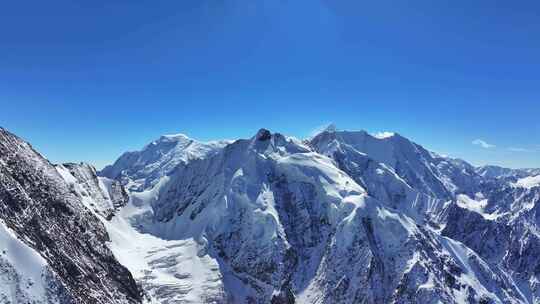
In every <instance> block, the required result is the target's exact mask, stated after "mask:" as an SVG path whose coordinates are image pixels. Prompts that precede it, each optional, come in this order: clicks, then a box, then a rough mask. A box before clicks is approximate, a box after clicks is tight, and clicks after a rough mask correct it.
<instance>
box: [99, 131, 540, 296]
mask: <svg viewBox="0 0 540 304" xmlns="http://www.w3.org/2000/svg"><path fill="white" fill-rule="evenodd" d="M172 141H173V144H166V145H165V146H162V147H159V148H153V147H158V146H161V145H163V142H165V143H168V142H169V138H163V137H162V139H161V140H158V141H155V142H153V143H151V144H150V145H148V146H147V147H145V148H144V149H143V151H141V152H135V154H134V155H136V156H132V157H127V156H126V154H125V155H124V156H122V157H121V158H120V159H119V160H118V161H117V162H116V163H115V165H113V167H116V169H114V170H113V169H111V168H113V167H109V168H108V169H106V170H104V171H102V172H101V174H100V175H103V176H106V177H107V178H112V179H117V180H119V181H120V182H121V183H122V184H124V185H126V186H127V187H129V188H130V191H129V202H128V203H127V204H126V205H125V206H123V207H119V208H118V209H117V211H116V212H114V215H113V216H111V217H110V218H109V220H107V219H105V217H103V216H102V219H103V222H104V224H105V226H106V227H107V230H108V232H109V235H110V237H111V243H110V244H109V247H110V248H111V249H112V251H113V252H114V254H115V256H116V257H117V259H118V260H119V261H120V262H121V263H122V264H123V265H125V266H126V267H127V268H128V269H129V270H130V271H131V272H132V274H133V276H134V278H135V279H136V280H137V282H138V283H139V284H140V285H141V286H142V287H143V289H144V290H145V293H146V297H147V300H148V301H149V302H154V303H176V302H178V303H533V302H534V301H535V300H537V299H538V297H537V296H536V295H535V293H534V286H535V283H534V278H535V277H536V274H535V273H534V271H533V270H529V269H526V270H523V269H524V268H523V267H524V266H523V265H525V263H530V265H535V263H536V260H535V258H534V253H540V252H539V251H537V249H535V247H534V246H533V245H531V246H533V248H531V249H528V251H527V252H526V253H524V252H521V251H516V250H514V251H516V252H515V253H514V255H513V256H514V257H516V258H521V257H522V256H524V255H526V259H527V262H522V264H520V265H521V266H520V265H517V266H511V265H509V264H508V263H506V264H505V262H504V260H502V259H496V258H493V255H491V254H488V252H486V250H485V249H484V250H477V249H478V248H476V247H474V246H473V245H474V243H473V242H472V241H471V240H473V238H471V237H470V236H471V235H478V234H481V233H485V232H483V230H482V229H483V228H482V227H490V226H489V225H488V226H485V225H484V224H481V225H480V226H476V224H475V223H476V222H477V221H476V220H477V219H478V218H477V216H480V217H481V218H482V219H485V221H490V222H489V223H490V225H494V226H495V227H500V229H499V230H486V231H488V233H496V232H498V231H507V230H505V229H508V228H506V227H508V225H509V222H508V221H509V220H510V218H512V219H513V220H517V218H519V219H521V218H527V219H528V220H524V221H525V222H523V223H524V224H522V226H523V227H526V226H527V225H530V224H531V223H533V224H534V221H533V220H531V218H532V217H533V216H531V215H530V214H531V213H529V215H528V216H526V217H525V216H521V215H519V214H521V213H519V212H518V211H517V210H521V211H520V212H524V210H532V209H534V208H533V207H531V206H530V204H531V202H530V201H529V200H528V199H524V200H523V201H516V202H514V205H515V206H514V207H512V208H513V209H512V208H507V207H505V206H506V202H502V201H500V200H499V199H498V196H499V194H497V191H496V189H499V187H500V186H504V184H503V182H502V181H500V180H495V179H489V178H485V177H483V176H481V175H479V174H478V173H477V171H476V168H474V167H473V166H471V165H469V164H467V163H466V162H463V161H460V160H454V159H449V158H445V157H441V156H438V155H436V154H434V153H431V152H429V151H427V150H425V149H424V148H422V147H421V146H419V145H417V144H415V143H412V142H410V141H409V140H407V139H406V138H404V137H402V136H400V135H398V134H386V135H385V136H371V135H369V134H368V133H366V132H342V131H337V130H336V129H335V128H332V129H327V130H325V131H323V132H321V133H320V134H318V135H317V136H315V137H314V138H312V139H310V140H306V141H299V140H296V139H294V138H289V137H286V136H283V135H281V134H279V133H271V132H270V131H268V130H265V129H261V130H259V132H257V134H255V135H254V136H253V137H252V138H249V139H241V140H237V141H235V142H220V143H219V144H212V145H211V147H210V148H209V147H208V146H207V144H200V143H198V142H197V141H194V140H191V139H189V138H187V137H184V136H182V138H181V140H179V139H178V138H175V139H173V140H172ZM178 142H182V143H189V142H191V144H189V145H185V144H179V143H178ZM194 143H195V144H194ZM168 145H170V146H168ZM171 146H172V147H173V148H171ZM153 149H155V150H153ZM148 151H153V152H148ZM156 151H159V152H156ZM128 155H129V154H128ZM141 155H144V156H141ZM160 155H162V156H163V159H161V158H160ZM171 160H173V161H172V162H171ZM111 172H112V173H111ZM102 178H103V177H98V179H102ZM505 189H510V190H508V191H515V190H512V189H517V188H516V187H512V186H509V187H508V188H505ZM520 189H521V188H520ZM522 190H523V191H529V192H527V193H531V192H530V191H531V189H522ZM533 190H534V189H533ZM520 191H521V190H520ZM529 195H532V197H534V195H533V194H529ZM510 196H511V195H508V197H507V198H506V199H507V200H510V199H511V198H510ZM512 197H513V196H512ZM520 197H521V196H520ZM476 202H478V203H476ZM94 205H96V204H94ZM101 205H103V206H111V205H113V204H110V203H109V204H101ZM533 206H535V204H534V203H533ZM505 208H506V209H505ZM456 212H462V213H463V216H462V217H459V216H457V213H456ZM507 213H508V214H514V217H511V216H507V217H505V216H500V215H502V214H507ZM98 214H100V212H98ZM101 214H103V213H101ZM503 218H504V219H508V220H503ZM480 223H481V222H480ZM536 223H538V221H536ZM464 225H466V226H464ZM535 225H536V226H534V227H537V224H535ZM458 227H459V228H464V227H470V230H466V229H465V230H466V231H465V232H464V231H463V229H462V230H456V228H458ZM527 227H529V226H527ZM490 229H491V228H490ZM531 229H532V228H531ZM508 231H514V232H508V233H507V234H503V236H502V237H508V238H511V236H512V233H517V232H518V231H516V230H512V229H509V230H508ZM528 231H529V232H528V233H529V236H526V240H523V239H522V238H521V237H515V238H517V239H519V240H521V241H522V242H526V244H534V242H532V243H531V241H530V239H533V238H534V235H533V231H532V230H528ZM492 249H493V250H495V251H497V252H499V253H502V254H504V252H505V250H507V249H509V247H508V246H507V247H504V246H502V247H501V248H492ZM516 263H517V262H515V263H514V264H516ZM517 264H519V263H517ZM520 267H521V268H520ZM525 268H526V267H525ZM517 269H521V270H520V271H521V272H520V273H519V274H516V271H517ZM532 269H534V268H532Z"/></svg>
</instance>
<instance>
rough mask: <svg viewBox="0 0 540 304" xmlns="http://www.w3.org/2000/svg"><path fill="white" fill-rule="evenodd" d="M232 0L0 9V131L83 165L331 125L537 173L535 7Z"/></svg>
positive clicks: (539, 128)
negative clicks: (169, 140) (177, 145)
mask: <svg viewBox="0 0 540 304" xmlns="http://www.w3.org/2000/svg"><path fill="white" fill-rule="evenodd" d="M243 2H244V1H237V0H232V1H210V0H203V1H160V2H155V1H152V2H150V1H138V2H136V3H133V2H132V1H125V0H122V1H107V2H105V1H91V2H89V1H65V0H61V1H55V2H54V3H51V2H43V1H19V2H17V1H12V2H9V3H5V4H4V5H3V10H2V11H1V12H0V34H1V36H0V37H1V39H0V126H2V127H5V128H7V129H8V130H10V131H12V132H14V133H15V134H17V135H19V136H21V137H22V138H24V139H26V140H28V141H30V142H31V143H32V144H33V146H34V147H36V148H37V149H38V150H39V151H40V152H41V153H42V154H43V155H44V156H46V157H48V158H49V159H50V160H51V161H53V162H68V161H86V162H90V163H92V164H94V165H96V166H97V167H98V168H100V167H103V166H104V165H106V164H109V163H112V162H113V161H114V160H115V159H116V158H117V157H118V156H119V155H120V154H121V153H123V152H125V151H128V150H138V149H140V148H141V147H142V146H144V145H145V144H146V143H148V142H150V141H151V140H153V139H155V138H157V137H159V136H160V135H162V134H169V133H185V134H187V135H189V136H191V137H193V138H196V139H200V140H211V139H222V138H228V139H235V138H247V137H250V136H252V135H253V134H254V133H255V132H256V131H257V130H258V129H259V128H261V127H264V128H268V129H270V130H272V131H275V132H280V133H283V134H287V135H291V136H296V137H299V138H303V137H306V136H309V135H310V134H311V133H312V132H313V131H314V130H316V129H317V128H319V127H320V126H321V125H324V124H327V123H330V122H332V123H335V124H336V125H337V127H338V128H339V129H351V130H360V129H364V130H367V131H370V132H378V131H395V132H399V133H400V134H402V135H404V136H406V137H408V138H410V139H412V140H414V141H415V142H417V143H419V144H421V145H423V146H425V147H426V148H428V149H430V150H433V151H436V152H438V153H441V154H447V155H449V156H452V157H457V158H462V159H464V160H466V161H469V162H471V163H473V164H475V165H482V164H495V165H502V166H507V167H540V119H539V117H540V77H539V72H538V71H540V56H538V54H540V39H537V37H538V36H539V35H540V18H538V16H539V15H540V3H539V2H537V1H536V2H535V1H524V2H519V3H512V2H502V1H462V2H459V3H458V2H451V3H443V2H440V1H436V2H434V1H415V2H414V3H407V2H405V1H386V0H383V1H376V3H360V2H359V1H353V0H334V1H330V0H323V1H307V0H300V1H270V0H262V1H255V2H251V3H250V4H245V3H243ZM478 140H480V141H478ZM473 142H476V143H477V144H473Z"/></svg>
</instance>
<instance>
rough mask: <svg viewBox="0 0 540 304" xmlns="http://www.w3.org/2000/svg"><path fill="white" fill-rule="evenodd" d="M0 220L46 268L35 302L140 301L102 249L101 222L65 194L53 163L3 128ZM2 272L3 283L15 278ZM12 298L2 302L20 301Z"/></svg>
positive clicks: (128, 277) (0, 134) (0, 135)
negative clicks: (42, 292) (41, 293)
mask: <svg viewBox="0 0 540 304" xmlns="http://www.w3.org/2000/svg"><path fill="white" fill-rule="evenodd" d="M0 219H1V220H2V223H3V226H4V228H3V229H4V230H5V229H7V230H9V231H10V232H11V233H12V235H11V239H16V240H17V241H18V242H21V244H19V245H20V246H19V247H21V248H26V249H24V251H25V252H26V254H32V255H33V256H34V257H35V260H37V261H39V263H41V264H42V265H43V268H45V269H46V272H44V273H43V276H42V277H41V279H42V280H43V282H40V283H39V285H41V286H45V287H46V288H47V291H46V294H47V298H41V299H38V300H37V301H38V302H39V303H81V304H83V303H84V304H87V303H140V302H141V297H140V294H139V290H138V288H137V286H136V284H135V281H134V280H133V279H132V276H131V274H130V273H129V271H128V270H127V269H126V268H125V267H123V266H122V265H120V263H118V262H117V260H116V259H115V258H114V256H113V254H112V252H111V251H110V250H109V248H108V247H107V246H106V242H107V241H108V240H109V237H108V235H107V231H106V230H105V228H104V226H103V224H102V223H101V221H100V220H99V219H98V218H97V217H96V216H94V215H93V214H92V212H90V210H88V209H87V208H86V207H85V206H84V204H83V203H82V202H81V200H80V198H79V197H78V196H76V195H74V194H72V193H71V191H70V189H69V186H68V185H67V184H66V182H65V181H64V180H63V179H62V177H61V176H60V174H58V172H57V170H56V169H55V167H54V166H53V165H51V164H50V163H49V162H48V161H47V160H46V159H44V158H43V157H42V156H41V155H40V154H38V153H37V152H35V151H34V150H33V149H32V147H31V146H30V145H29V144H28V143H26V142H24V141H23V140H21V139H20V138H18V137H16V136H14V135H13V134H11V133H9V132H7V131H6V130H4V129H0ZM23 244H24V246H23ZM2 245H4V244H2ZM25 246H26V247H25ZM7 250H9V249H7ZM7 260H8V261H9V259H7ZM36 263H38V262H36ZM8 268H9V267H8ZM20 270H21V273H22V274H23V275H24V273H25V271H24V269H20ZM7 271H8V272H10V273H12V274H8V275H7V277H8V281H9V282H12V283H13V282H15V281H16V279H9V277H11V276H13V277H16V276H17V274H16V273H18V272H19V269H14V270H13V269H12V270H11V271H10V270H9V269H8V270H7ZM36 271H39V270H36ZM35 284H38V283H37V282H36V283H35ZM18 294H19V293H15V296H14V298H12V299H8V300H6V303H10V302H14V303H23V302H25V301H26V299H27V298H26V297H21V298H19V297H18V296H17V295H18Z"/></svg>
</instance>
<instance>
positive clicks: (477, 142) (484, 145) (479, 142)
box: [472, 139, 496, 149]
mask: <svg viewBox="0 0 540 304" xmlns="http://www.w3.org/2000/svg"><path fill="white" fill-rule="evenodd" d="M472 144H473V145H477V146H480V147H482V148H484V149H491V148H495V147H496V146H495V145H492V144H488V143H487V142H486V141H485V140H481V139H475V140H473V141H472Z"/></svg>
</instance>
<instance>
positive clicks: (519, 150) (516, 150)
mask: <svg viewBox="0 0 540 304" xmlns="http://www.w3.org/2000/svg"><path fill="white" fill-rule="evenodd" d="M508 151H512V152H534V150H531V149H526V148H517V147H510V148H508Z"/></svg>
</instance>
